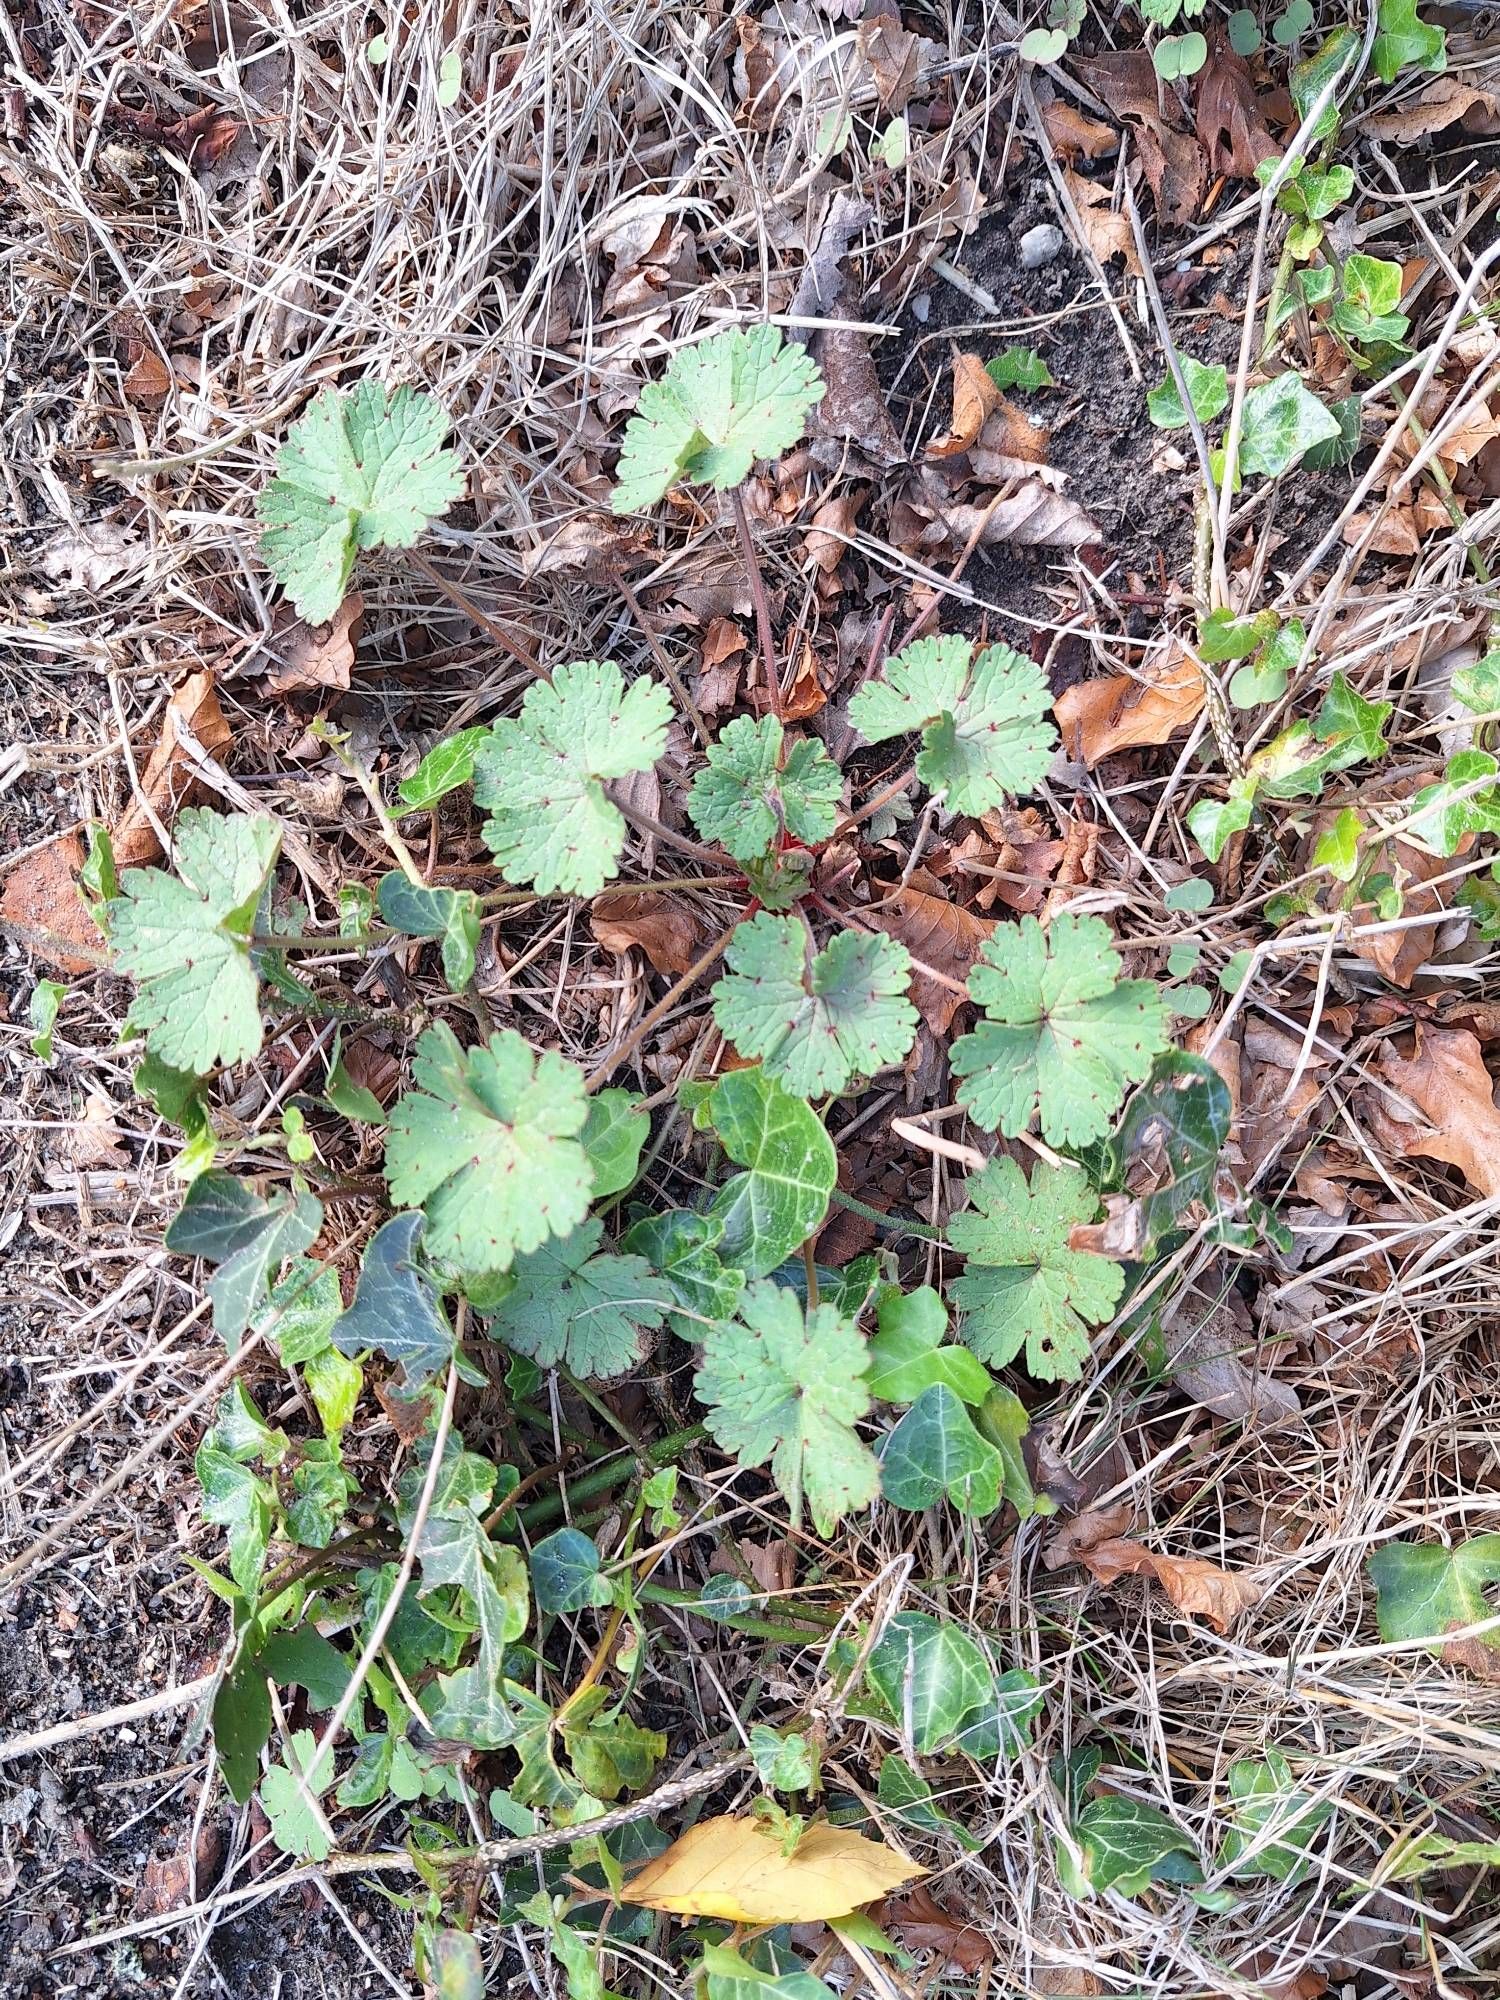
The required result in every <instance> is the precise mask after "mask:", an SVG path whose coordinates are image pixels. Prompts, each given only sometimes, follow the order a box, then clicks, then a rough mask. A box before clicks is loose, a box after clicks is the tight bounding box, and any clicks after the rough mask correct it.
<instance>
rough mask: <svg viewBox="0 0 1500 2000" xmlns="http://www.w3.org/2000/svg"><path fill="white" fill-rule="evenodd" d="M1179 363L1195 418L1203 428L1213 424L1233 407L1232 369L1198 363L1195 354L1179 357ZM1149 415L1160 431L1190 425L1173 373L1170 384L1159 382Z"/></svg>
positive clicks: (1150, 398) (1217, 363)
mask: <svg viewBox="0 0 1500 2000" xmlns="http://www.w3.org/2000/svg"><path fill="white" fill-rule="evenodd" d="M1177 360H1178V364H1179V366H1180V367H1181V369H1182V379H1183V381H1184V382H1185V383H1186V385H1187V392H1188V398H1189V400H1190V401H1191V403H1192V406H1193V414H1194V415H1195V416H1196V417H1197V419H1198V421H1199V423H1200V424H1208V423H1212V422H1213V420H1214V418H1215V417H1217V416H1221V415H1222V414H1223V412H1224V411H1225V410H1226V409H1227V408H1228V406H1229V371H1228V369H1227V368H1225V366H1224V364H1223V362H1222V361H1213V362H1209V361H1195V360H1194V359H1193V357H1192V355H1191V354H1179V355H1178V357H1177ZM1146 414H1147V416H1149V417H1150V419H1151V421H1152V423H1153V424H1155V425H1156V426H1157V428H1158V429H1159V430H1164V431H1174V430H1180V429H1182V428H1183V427H1184V426H1185V425H1186V423H1187V420H1188V419H1187V412H1186V411H1185V410H1184V409H1183V407H1182V398H1181V396H1180V395H1178V393H1177V384H1176V382H1175V381H1174V380H1173V377H1172V371H1171V370H1170V369H1168V371H1167V378H1166V380H1165V381H1164V382H1159V383H1158V384H1157V386H1156V387H1155V388H1154V389H1153V390H1152V391H1151V392H1150V394H1149V395H1148V396H1147V398H1146Z"/></svg>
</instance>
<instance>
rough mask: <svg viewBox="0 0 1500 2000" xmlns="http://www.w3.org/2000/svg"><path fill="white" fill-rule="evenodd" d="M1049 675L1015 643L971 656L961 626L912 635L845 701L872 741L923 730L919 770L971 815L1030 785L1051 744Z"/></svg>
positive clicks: (1053, 732) (928, 782) (933, 787)
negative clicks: (933, 633) (952, 630)
mask: <svg viewBox="0 0 1500 2000" xmlns="http://www.w3.org/2000/svg"><path fill="white" fill-rule="evenodd" d="M1051 704H1052V694H1051V690H1050V689H1049V687H1048V685H1047V678H1046V676H1045V674H1043V672H1042V670H1041V668H1040V667H1038V666H1037V665H1036V664H1035V662H1034V661H1031V660H1028V659H1026V658H1025V657H1024V655H1022V654H1020V653H1018V652H1016V651H1015V649H1014V648H1013V647H1011V646H989V647H986V648H985V649H984V650H983V651H982V652H980V653H979V654H978V655H977V657H976V656H975V653H974V647H973V645H972V643H971V642H970V641H969V640H968V639H965V638H963V637H961V636H960V635H959V634H958V633H947V634H945V635H943V636H942V637H938V638H930V639H917V640H915V641H914V642H913V643H912V644H911V645H910V646H908V647H906V649H905V650H904V651H903V652H901V653H898V654H897V655H896V656H895V658H894V659H890V660H887V661H886V663H885V667H884V669H883V671H882V677H881V678H880V679H878V680H868V681H866V682H865V684H864V686H863V687H861V688H860V689H859V690H858V692H857V693H856V694H855V695H854V696H853V697H852V699H851V700H850V703H849V720H850V721H851V722H852V723H853V725H854V727H855V728H856V729H857V730H858V731H859V732H860V734H861V735H862V736H863V737H864V738H865V739H866V741H867V742H870V743H883V742H885V741H886V739H887V738H889V737H892V736H907V735H911V734H912V733H914V732H915V731H917V730H920V731H921V732H922V748H921V750H920V751H919V752H918V753H917V760H916V769H917V776H918V777H919V778H920V779H921V780H922V782H923V784H924V785H926V786H927V787H928V789H929V790H930V791H934V792H941V793H943V794H944V796H945V797H946V799H947V802H948V804H949V805H951V806H952V807H953V809H954V811H955V812H961V813H968V814H970V815H971V816H974V817H977V816H978V815H979V814H980V813H983V812H987V811H989V810H990V808H992V807H998V806H1001V805H1003V804H1004V803H1005V801H1006V800H1007V799H1008V798H1011V797H1014V796H1017V795H1019V794H1021V793H1024V792H1030V791H1034V790H1035V789H1036V787H1037V785H1038V784H1039V783H1040V782H1041V780H1042V779H1043V778H1044V777H1045V776H1046V773H1047V768H1048V766H1049V765H1050V764H1051V762H1052V756H1053V752H1054V751H1055V750H1056V748H1057V732H1056V730H1054V728H1053V727H1052V724H1051V723H1050V722H1049V721H1048V720H1047V711H1048V709H1049V708H1050V707H1051Z"/></svg>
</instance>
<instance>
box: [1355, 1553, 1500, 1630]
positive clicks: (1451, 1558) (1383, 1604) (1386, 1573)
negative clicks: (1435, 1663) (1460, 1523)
mask: <svg viewBox="0 0 1500 2000" xmlns="http://www.w3.org/2000/svg"><path fill="white" fill-rule="evenodd" d="M1365 1567H1366V1569H1367V1570H1368V1571H1369V1573H1370V1581H1371V1582H1372V1583H1373V1584H1374V1586H1375V1618H1376V1623H1377V1624H1378V1625H1379V1627H1380V1636H1381V1638H1382V1639H1384V1640H1386V1641H1387V1643H1391V1644H1395V1643H1399V1642H1400V1641H1403V1640H1412V1639H1416V1640H1420V1641H1422V1643H1423V1644H1424V1645H1425V1646H1426V1648H1427V1651H1428V1652H1429V1653H1431V1654H1432V1655H1433V1657H1434V1658H1435V1659H1441V1658H1442V1655H1443V1646H1444V1637H1445V1634H1447V1633H1449V1632H1455V1631H1459V1630H1461V1629H1462V1628H1463V1627H1465V1626H1467V1625H1478V1624H1482V1623H1483V1621H1484V1620H1485V1619H1486V1618H1493V1617H1494V1616H1495V1606H1494V1605H1493V1604H1491V1602H1490V1600H1489V1599H1488V1598H1487V1597H1486V1596H1485V1588H1486V1586H1487V1585H1489V1584H1493V1583H1500V1534H1492V1535H1471V1536H1470V1538H1469V1539H1468V1541H1466V1542H1459V1543H1458V1544H1457V1546H1456V1547H1454V1548H1451V1549H1450V1548H1445V1547H1444V1545H1443V1544H1442V1543H1441V1542H1387V1543H1386V1544H1385V1546H1384V1547H1383V1548H1379V1549H1377V1550H1376V1551H1375V1553H1374V1554H1373V1555H1372V1556H1371V1557H1370V1558H1369V1560H1368V1562H1367V1563H1366V1565H1365ZM1475 1644H1476V1645H1478V1646H1483V1647H1486V1648H1488V1650H1489V1651H1491V1652H1493V1653H1495V1654H1496V1655H1497V1656H1500V1626H1497V1627H1496V1628H1495V1630H1494V1631H1491V1632H1486V1633H1483V1634H1481V1635H1480V1637H1479V1639H1478V1640H1476V1641H1475Z"/></svg>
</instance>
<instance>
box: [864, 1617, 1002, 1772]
mask: <svg viewBox="0 0 1500 2000" xmlns="http://www.w3.org/2000/svg"><path fill="white" fill-rule="evenodd" d="M994 1679H995V1677H994V1672H993V1669H992V1668H991V1665H990V1661H989V1659H988V1656H987V1655H986V1654H985V1651H984V1649H983V1647H981V1646H980V1645H979V1644H978V1642H977V1641H976V1640H974V1639H972V1638H970V1636H969V1635H968V1633H967V1632H965V1631H963V1630H961V1629H960V1627H958V1626H957V1625H954V1624H951V1623H949V1622H948V1621H947V1620H943V1619H937V1618H931V1617H929V1616H928V1615H927V1613H926V1612H925V1611H898V1612H897V1613H896V1615H895V1617H894V1618H892V1619H891V1620H889V1622H888V1623H887V1625H886V1627H885V1630H884V1631H883V1632H882V1633H881V1635H880V1638H879V1639H878V1640H877V1641H876V1643H875V1646H874V1647H873V1649H872V1650H871V1653H870V1657H869V1659H868V1661H867V1662H866V1664H865V1680H866V1682H867V1684H868V1685H869V1687H870V1688H871V1689H872V1690H873V1691H874V1693H875V1694H876V1695H877V1696H878V1697H879V1699H880V1700H881V1702H882V1703H883V1704H884V1706H885V1708H886V1710H887V1712H888V1713H889V1714H890V1716H891V1717H892V1719H893V1720H894V1721H895V1723H896V1724H897V1726H898V1727H899V1728H900V1729H901V1730H902V1732H903V1734H904V1735H906V1736H907V1738H908V1740H909V1741H910V1743H911V1745H912V1748H913V1749H914V1750H916V1752H917V1753H918V1755H919V1756H923V1757H926V1756H929V1755H931V1754H932V1753H934V1752H935V1751H938V1750H941V1749H943V1748H944V1747H946V1746H948V1745H951V1743H952V1742H953V1740H954V1738H955V1737H956V1736H957V1735H958V1733H959V1731H960V1729H961V1728H962V1727H963V1725H964V1723H965V1722H966V1721H967V1720H968V1719H969V1718H970V1717H971V1716H973V1715H974V1714H975V1713H976V1711H978V1710H981V1709H984V1708H985V1707H986V1706H987V1704H989V1703H990V1701H991V1700H992V1696H993V1689H994Z"/></svg>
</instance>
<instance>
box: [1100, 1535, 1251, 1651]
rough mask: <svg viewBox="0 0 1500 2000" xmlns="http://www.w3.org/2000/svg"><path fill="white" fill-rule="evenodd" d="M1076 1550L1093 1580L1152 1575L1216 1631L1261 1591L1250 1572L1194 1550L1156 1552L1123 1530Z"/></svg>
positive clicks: (1224, 1627)
mask: <svg viewBox="0 0 1500 2000" xmlns="http://www.w3.org/2000/svg"><path fill="white" fill-rule="evenodd" d="M1080 1555H1081V1558H1082V1561H1083V1564H1084V1566H1085V1568H1086V1569H1087V1570H1088V1572H1089V1574H1090V1575H1091V1576H1092V1577H1094V1578H1095V1579H1096V1581H1097V1582H1099V1583H1116V1582H1118V1581H1119V1579H1120V1578H1121V1577H1122V1576H1154V1577H1155V1578H1156V1580H1157V1582H1158V1583H1159V1584H1160V1585H1161V1587H1162V1589H1163V1590H1164V1591H1165V1592H1166V1593H1167V1595H1168V1597H1170V1598H1171V1600H1172V1602H1173V1604H1174V1605H1176V1607H1177V1609H1178V1610H1179V1611H1180V1612H1182V1613H1183V1614H1184V1616H1185V1617H1188V1618H1206V1619H1207V1620H1208V1622H1209V1624H1210V1625H1212V1626H1213V1628H1214V1630H1215V1631H1216V1632H1227V1631H1228V1630H1229V1628H1230V1626H1231V1625H1232V1624H1233V1623H1234V1622H1235V1620H1236V1619H1237V1618H1239V1617H1241V1616H1243V1614H1244V1613H1245V1612H1246V1611H1249V1610H1251V1609H1252V1608H1253V1607H1254V1606H1255V1605H1257V1604H1259V1602H1260V1600H1261V1597H1262V1595H1263V1593H1262V1590H1261V1587H1260V1585H1259V1584H1258V1583H1257V1582H1256V1581H1255V1579H1254V1578H1253V1577H1250V1576H1244V1575H1238V1576H1236V1575H1232V1574H1231V1573H1230V1572H1229V1571H1228V1570H1225V1569H1220V1568H1219V1565H1218V1564H1217V1563H1211V1562H1205V1561H1204V1560H1203V1559H1202V1557H1200V1556H1162V1555H1157V1554H1156V1553H1155V1551H1154V1550H1152V1549H1148V1548H1144V1547H1143V1546H1142V1545H1141V1543H1139V1542H1133V1541H1130V1540H1129V1539H1128V1538H1127V1537H1125V1536H1120V1537H1119V1538H1118V1539H1116V1540H1114V1541H1108V1542H1095V1543H1094V1544H1093V1546H1092V1547H1090V1548H1086V1549H1083V1550H1081V1551H1080Z"/></svg>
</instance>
